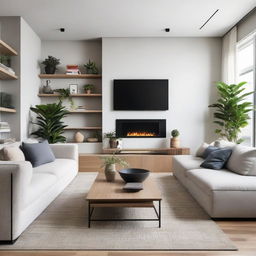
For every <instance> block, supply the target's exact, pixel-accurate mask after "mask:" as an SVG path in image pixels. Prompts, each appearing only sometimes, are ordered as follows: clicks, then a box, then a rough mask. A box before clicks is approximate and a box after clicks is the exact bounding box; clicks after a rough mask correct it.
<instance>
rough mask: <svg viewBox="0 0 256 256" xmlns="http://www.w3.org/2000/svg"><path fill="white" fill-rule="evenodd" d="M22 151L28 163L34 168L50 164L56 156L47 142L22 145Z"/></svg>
mask: <svg viewBox="0 0 256 256" xmlns="http://www.w3.org/2000/svg"><path fill="white" fill-rule="evenodd" d="M21 149H22V151H23V152H24V155H25V158H26V160H27V161H29V162H31V164H32V166H33V167H37V166H40V165H42V164H46V163H50V162H53V161H54V160H55V156H54V154H53V152H52V150H51V148H50V146H49V143H48V141H47V140H45V141H43V142H41V143H24V142H23V143H22V146H21Z"/></svg>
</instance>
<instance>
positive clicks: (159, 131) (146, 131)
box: [116, 119, 166, 138]
mask: <svg viewBox="0 0 256 256" xmlns="http://www.w3.org/2000/svg"><path fill="white" fill-rule="evenodd" d="M116 136H117V137H119V138H165V137H166V120H165V119H117V120H116Z"/></svg>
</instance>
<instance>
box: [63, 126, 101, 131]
mask: <svg viewBox="0 0 256 256" xmlns="http://www.w3.org/2000/svg"><path fill="white" fill-rule="evenodd" d="M101 129H102V127H100V126H95V127H66V128H64V130H101Z"/></svg>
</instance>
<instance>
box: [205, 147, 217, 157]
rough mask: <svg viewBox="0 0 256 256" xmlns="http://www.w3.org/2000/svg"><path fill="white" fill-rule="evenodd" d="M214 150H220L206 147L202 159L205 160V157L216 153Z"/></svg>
mask: <svg viewBox="0 0 256 256" xmlns="http://www.w3.org/2000/svg"><path fill="white" fill-rule="evenodd" d="M216 150H220V148H218V147H214V146H209V147H207V148H206V149H205V151H204V153H203V159H206V158H207V156H209V155H210V154H211V153H212V152H213V151H216Z"/></svg>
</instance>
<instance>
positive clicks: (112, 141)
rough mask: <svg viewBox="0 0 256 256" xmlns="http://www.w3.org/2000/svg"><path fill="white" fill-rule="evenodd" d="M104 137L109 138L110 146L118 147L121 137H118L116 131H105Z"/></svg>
mask: <svg viewBox="0 0 256 256" xmlns="http://www.w3.org/2000/svg"><path fill="white" fill-rule="evenodd" d="M104 138H107V139H109V147H110V148H118V146H119V144H120V141H121V140H120V139H119V138H117V137H116V132H107V133H104Z"/></svg>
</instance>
